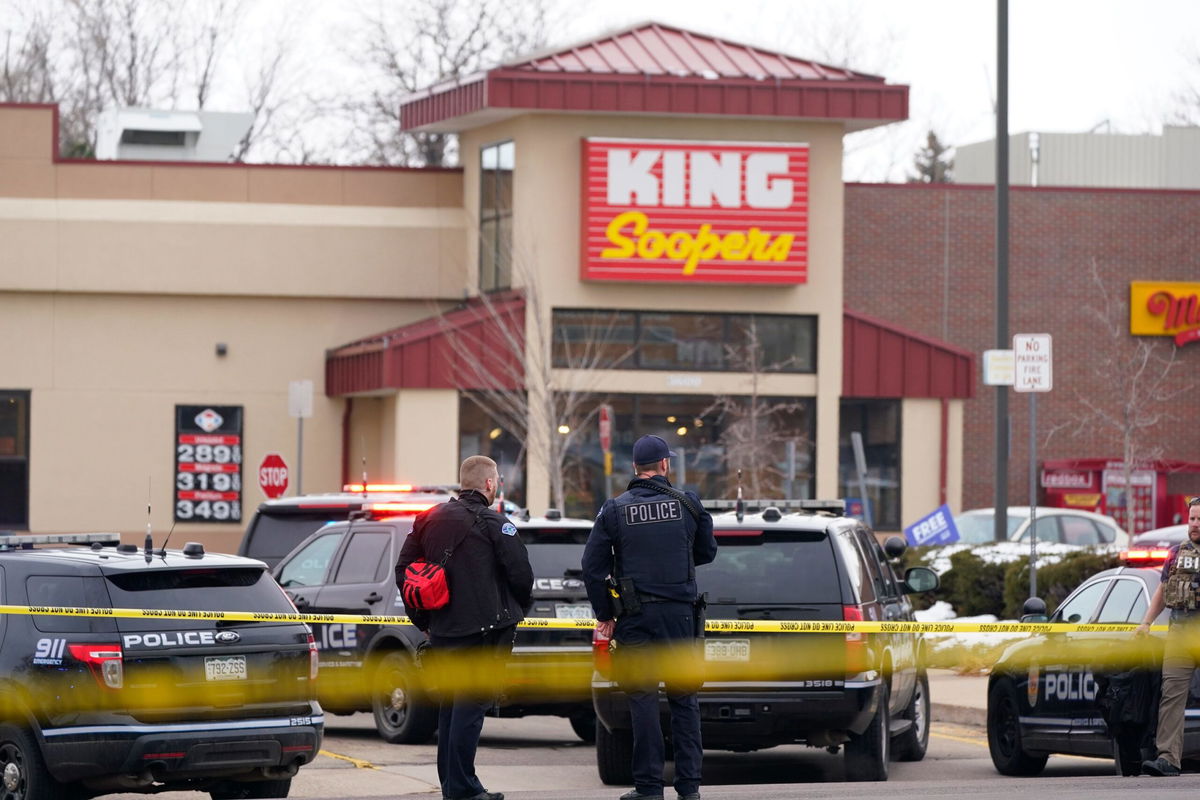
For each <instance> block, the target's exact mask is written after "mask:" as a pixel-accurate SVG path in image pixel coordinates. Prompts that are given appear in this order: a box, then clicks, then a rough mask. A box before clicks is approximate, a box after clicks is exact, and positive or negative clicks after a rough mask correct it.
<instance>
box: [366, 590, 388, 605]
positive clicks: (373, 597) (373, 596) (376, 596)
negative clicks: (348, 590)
mask: <svg viewBox="0 0 1200 800" xmlns="http://www.w3.org/2000/svg"><path fill="white" fill-rule="evenodd" d="M382 599H383V595H381V594H380V593H379V592H371V593H370V594H369V595H367V596H366V597H364V598H363V600H364V601H366V602H368V603H378V602H379V601H380V600H382Z"/></svg>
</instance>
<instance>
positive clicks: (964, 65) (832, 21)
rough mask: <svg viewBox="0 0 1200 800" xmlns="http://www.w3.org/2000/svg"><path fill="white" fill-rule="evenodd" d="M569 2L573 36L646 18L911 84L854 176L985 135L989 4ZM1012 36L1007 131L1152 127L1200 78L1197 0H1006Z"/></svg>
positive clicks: (858, 158)
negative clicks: (901, 116)
mask: <svg viewBox="0 0 1200 800" xmlns="http://www.w3.org/2000/svg"><path fill="white" fill-rule="evenodd" d="M565 2H566V4H567V5H569V6H572V11H573V12H574V13H573V14H572V15H571V17H570V19H569V22H568V23H567V24H566V25H565V26H564V31H563V33H564V35H565V36H567V37H568V38H569V39H581V38H586V37H588V36H591V35H593V34H595V33H597V32H599V31H601V30H604V29H605V28H608V27H617V26H620V25H624V24H627V23H630V22H634V21H637V20H642V19H647V18H653V19H657V20H661V21H664V22H669V23H672V24H675V25H679V26H683V27H692V28H695V29H699V30H702V31H704V32H706V33H713V34H717V35H724V36H726V37H728V38H731V39H737V40H741V41H746V42H749V43H753V44H760V45H764V46H767V47H774V48H777V49H782V50H786V51H787V52H790V53H792V54H794V55H798V56H802V57H804V56H812V57H819V56H822V55H825V53H822V52H819V51H820V50H822V49H825V50H826V51H827V52H837V51H838V50H839V49H841V50H842V51H843V52H844V51H846V50H850V51H853V52H850V53H847V56H848V57H849V58H850V59H851V63H850V64H849V65H848V66H851V67H855V68H857V69H861V70H863V71H867V72H877V73H878V74H882V75H884V76H885V77H887V78H888V80H889V81H890V82H893V83H904V84H908V85H909V86H910V87H911V94H910V113H911V116H912V118H913V122H912V123H910V124H908V125H904V126H893V127H894V128H896V130H892V131H888V132H885V133H876V134H862V135H860V136H859V138H860V139H864V140H866V141H861V142H855V141H853V139H852V140H851V142H849V143H848V155H847V162H848V163H847V168H846V177H847V178H848V179H851V180H854V179H867V180H884V179H885V178H890V179H892V180H898V179H901V175H902V173H903V171H904V169H906V168H907V167H908V166H909V162H910V161H911V157H910V156H911V154H912V153H913V152H914V151H915V149H916V148H917V146H918V145H919V144H920V142H921V140H922V139H923V137H924V129H925V128H927V127H929V126H930V125H932V126H933V127H934V129H935V130H937V131H938V133H939V135H941V136H942V137H943V138H944V139H945V140H946V141H948V142H950V143H952V144H967V143H969V142H975V141H981V140H985V139H991V138H993V136H994V132H995V117H994V116H993V110H992V109H993V98H994V93H995V79H996V67H995V64H996V3H995V2H994V0H743V1H742V2H738V3H731V2H713V1H712V0H701V2H696V0H691V1H690V2H689V1H688V0H605V1H604V2H602V3H584V2H580V3H576V2H574V0H565ZM848 28H851V29H854V30H855V31H857V33H855V34H853V35H852V36H850V40H851V41H850V42H849V43H848V44H846V45H843V44H842V42H841V39H839V37H840V36H842V34H840V33H839V31H844V30H846V29H848ZM843 38H844V37H843ZM1009 40H1010V48H1009V131H1010V132H1012V133H1017V132H1021V131H1039V132H1045V131H1054V132H1079V131H1087V130H1090V129H1092V128H1093V127H1095V126H1098V125H1103V124H1105V123H1108V124H1109V125H1111V126H1112V128H1111V129H1112V130H1113V131H1116V132H1128V133H1141V132H1146V131H1157V130H1158V129H1159V128H1160V126H1161V123H1162V122H1163V120H1164V119H1165V118H1166V115H1167V114H1168V113H1169V112H1170V111H1171V110H1172V108H1173V107H1174V106H1175V105H1176V104H1175V102H1174V99H1173V96H1174V95H1175V93H1177V92H1178V91H1179V90H1180V89H1181V88H1182V87H1183V85H1184V81H1185V79H1186V77H1188V76H1190V77H1191V78H1192V79H1193V80H1197V81H1198V82H1200V69H1197V68H1195V67H1194V66H1190V65H1189V61H1191V62H1192V63H1193V64H1194V62H1195V59H1196V57H1197V55H1200V2H1196V1H1195V0H1141V1H1140V2H1130V0H1010V3H1009ZM813 51H818V52H813ZM817 60H819V58H817ZM897 162H900V163H897Z"/></svg>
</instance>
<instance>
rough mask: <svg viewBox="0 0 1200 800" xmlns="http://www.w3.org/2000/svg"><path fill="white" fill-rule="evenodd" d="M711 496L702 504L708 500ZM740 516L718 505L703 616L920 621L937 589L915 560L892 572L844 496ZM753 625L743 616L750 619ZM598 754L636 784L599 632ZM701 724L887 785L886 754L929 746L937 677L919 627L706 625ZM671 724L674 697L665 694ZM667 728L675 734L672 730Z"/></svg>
mask: <svg viewBox="0 0 1200 800" xmlns="http://www.w3.org/2000/svg"><path fill="white" fill-rule="evenodd" d="M706 505H707V504H706ZM780 505H781V506H783V505H786V506H788V507H793V506H794V507H796V508H799V509H801V510H799V511H797V512H794V513H783V512H782V511H781V510H780V509H779V508H778V507H767V508H764V509H762V510H761V511H759V512H758V513H751V514H746V515H745V516H744V518H742V519H739V517H738V515H736V514H734V513H720V514H714V516H713V524H714V531H715V533H716V537H717V542H718V544H719V545H720V547H719V549H718V551H717V557H716V559H715V560H714V561H713V563H711V564H707V565H704V566H701V567H697V568H696V581H697V584H698V586H699V590H700V592H702V593H704V594H705V595H707V599H708V620H709V621H710V622H713V621H716V620H735V621H739V622H746V623H749V622H753V621H758V620H764V621H779V620H784V621H786V620H835V621H846V620H855V621H861V620H881V621H885V620H887V621H891V620H903V621H910V620H912V619H913V615H912V604H911V603H910V602H909V600H908V598H907V597H906V595H907V594H911V593H914V592H918V591H921V592H923V591H929V590H930V589H933V588H936V586H937V576H936V575H935V574H934V573H933V572H932V571H931V570H929V569H927V568H924V567H914V568H912V569H910V570H908V572H907V573H906V574H905V579H904V580H899V579H897V577H896V575H895V573H894V571H893V569H892V565H891V564H890V563H889V556H890V557H892V558H895V557H897V556H899V555H900V554H901V553H903V550H904V543H903V541H902V540H900V539H893V540H889V542H888V550H887V552H886V553H885V551H884V549H883V548H882V547H881V546H880V545H879V543H878V541H877V540H876V539H875V536H874V535H873V534H872V533H871V532H870V531H869V530H868V529H867V527H866V526H865V525H863V523H861V522H859V521H858V520H855V519H852V518H848V517H845V516H843V515H842V504H841V502H840V501H832V502H830V501H786V502H781V503H780ZM749 627H751V626H749V625H747V628H749ZM594 645H595V655H596V672H595V675H594V677H593V680H592V697H593V700H594V703H595V707H596V713H597V715H598V716H599V724H598V725H597V727H596V760H597V765H598V767H599V772H600V779H601V780H602V781H604V782H605V783H607V784H628V783H630V782H632V777H633V776H632V774H631V771H632V768H631V754H632V747H633V736H632V730H631V724H630V718H629V707H628V700H627V699H626V697H625V695H624V693H623V692H621V690H620V687H619V685H618V684H617V682H616V681H615V680H614V678H613V666H614V665H613V659H615V658H619V653H620V646H619V643H618V646H617V648H616V652H615V653H614V652H610V642H609V641H608V640H607V639H604V638H602V637H600V636H599V635H598V634H597V635H596V636H595V638H594ZM703 647H704V684H703V686H702V687H701V689H700V692H699V694H700V721H701V733H702V736H703V739H704V746H705V748H707V749H718V750H731V751H734V752H746V751H751V750H758V749H762V748H766V747H773V746H775V745H781V744H792V743H800V744H807V745H809V746H812V747H822V748H828V749H830V750H831V751H834V752H836V751H837V749H839V748H841V749H842V750H843V752H844V763H845V768H846V777H847V778H848V779H849V780H887V775H888V762H889V760H890V759H892V758H893V757H894V758H898V759H901V760H905V761H919V760H921V759H922V758H924V756H925V750H926V747H927V745H928V741H929V720H930V717H929V710H930V700H929V680H928V678H927V677H926V675H925V672H924V669H923V667H922V666H921V665H922V663H923V655H922V652H921V648H922V638H921V636H920V635H918V634H912V633H900V634H863V633H858V632H853V633H830V634H825V633H767V632H756V631H752V630H743V631H737V630H734V631H730V632H721V633H713V632H709V633H708V634H707V638H706V639H705V640H704V643H703ZM662 710H663V714H664V725H663V729H664V731H669V730H670V727H669V725H667V724H666V722H665V720H666V715H667V704H666V700H665V698H664V700H663V703H662ZM666 735H667V736H669V734H666Z"/></svg>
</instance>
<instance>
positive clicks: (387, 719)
mask: <svg viewBox="0 0 1200 800" xmlns="http://www.w3.org/2000/svg"><path fill="white" fill-rule="evenodd" d="M415 668H416V667H415V666H414V664H413V660H412V659H411V658H409V656H408V654H407V653H403V652H400V651H398V650H397V651H393V652H390V653H387V654H386V655H384V656H383V657H382V658H381V659H380V660H379V666H378V667H376V669H375V679H374V682H373V689H372V691H371V713H372V714H374V716H375V730H377V731H378V732H379V735H380V736H381V737H382V738H383V740H384V741H385V742H387V743H389V744H424V743H425V742H428V741H429V739H430V738H431V737H432V736H433V732H434V731H435V730H437V718H438V710H437V707H436V706H434V705H433V704H432V703H430V702H429V701H427V700H426V699H424V698H420V697H417V694H416V692H415V681H414V680H413V670H414V669H415Z"/></svg>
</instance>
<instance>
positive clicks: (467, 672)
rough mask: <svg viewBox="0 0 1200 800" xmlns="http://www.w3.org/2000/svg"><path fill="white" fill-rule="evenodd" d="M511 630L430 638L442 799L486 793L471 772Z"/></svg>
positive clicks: (513, 630)
mask: <svg viewBox="0 0 1200 800" xmlns="http://www.w3.org/2000/svg"><path fill="white" fill-rule="evenodd" d="M515 635H516V628H512V627H510V628H503V629H501V630H496V631H487V632H484V633H477V634H473V635H471V636H455V637H443V636H431V637H430V639H429V643H430V645H431V653H430V655H431V658H430V660H429V663H430V666H432V667H433V668H434V673H435V675H436V676H437V680H438V681H439V682H441V685H440V686H439V687H438V691H439V693H440V697H441V706H440V708H439V710H438V753H437V763H438V780H439V781H441V784H442V797H447V798H451V799H452V800H458V798H462V797H474V796H475V795H477V794H479V793H480V792H483V791H486V790H485V789H484V788H483V784H481V783H480V782H479V778H477V777H476V776H475V751H476V750H477V749H478V748H479V734H480V732H481V731H482V730H483V717H484V715H485V714H487V712H488V709H489V708H491V707H492V705H493V704H494V703H495V700H496V695H497V693H498V692H499V690H500V688H501V687H500V685H499V678H500V677H501V676H502V675H503V670H504V662H505V660H506V659H507V658H508V655H509V653H511V652H512V646H513V637H514V636H515Z"/></svg>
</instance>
